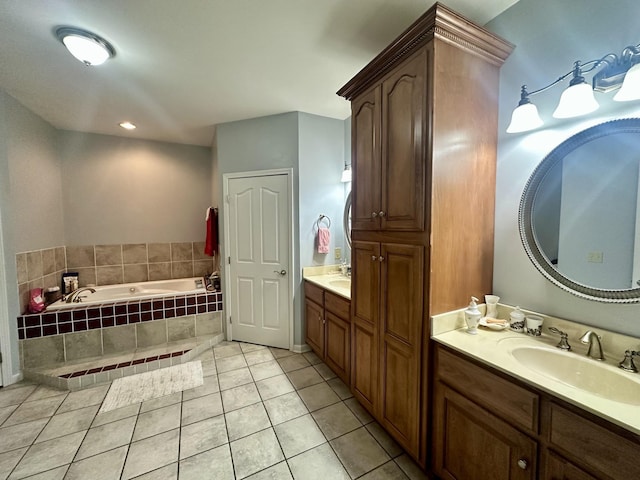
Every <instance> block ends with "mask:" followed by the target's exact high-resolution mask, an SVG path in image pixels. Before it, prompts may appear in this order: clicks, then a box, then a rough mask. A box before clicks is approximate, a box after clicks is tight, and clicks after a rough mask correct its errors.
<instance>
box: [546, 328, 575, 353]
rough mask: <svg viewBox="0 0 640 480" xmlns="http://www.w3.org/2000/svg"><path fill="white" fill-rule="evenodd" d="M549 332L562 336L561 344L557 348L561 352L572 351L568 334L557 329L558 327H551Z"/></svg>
mask: <svg viewBox="0 0 640 480" xmlns="http://www.w3.org/2000/svg"><path fill="white" fill-rule="evenodd" d="M549 331H550V332H552V333H557V334H558V335H560V343H558V345H556V347H558V348H559V349H561V350H566V351H569V350H571V345H569V335H567V333H565V332H563V331H562V330H559V329H557V328H556V327H549Z"/></svg>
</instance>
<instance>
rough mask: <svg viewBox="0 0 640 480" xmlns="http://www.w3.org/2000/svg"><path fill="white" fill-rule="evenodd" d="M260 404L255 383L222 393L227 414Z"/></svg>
mask: <svg viewBox="0 0 640 480" xmlns="http://www.w3.org/2000/svg"><path fill="white" fill-rule="evenodd" d="M258 402H260V395H259V394H258V390H257V389H256V385H255V383H249V384H247V385H242V386H240V387H235V388H232V389H230V390H225V391H224V392H222V405H223V407H224V411H225V412H230V411H232V410H237V409H238V408H242V407H246V406H247V405H251V404H254V403H258Z"/></svg>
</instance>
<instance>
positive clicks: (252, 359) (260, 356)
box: [244, 348, 275, 365]
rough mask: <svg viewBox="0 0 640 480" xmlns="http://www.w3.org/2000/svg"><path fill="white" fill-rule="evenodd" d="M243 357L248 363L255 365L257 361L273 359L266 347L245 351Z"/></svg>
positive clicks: (262, 361)
mask: <svg viewBox="0 0 640 480" xmlns="http://www.w3.org/2000/svg"><path fill="white" fill-rule="evenodd" d="M244 358H245V360H246V361H247V364H248V365H256V364H258V363H264V362H272V361H273V360H275V358H274V357H273V355H272V354H271V352H270V351H269V350H268V349H266V348H263V349H260V350H254V351H252V352H245V354H244Z"/></svg>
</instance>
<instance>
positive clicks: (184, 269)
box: [171, 262, 193, 278]
mask: <svg viewBox="0 0 640 480" xmlns="http://www.w3.org/2000/svg"><path fill="white" fill-rule="evenodd" d="M188 277H193V262H171V278H188Z"/></svg>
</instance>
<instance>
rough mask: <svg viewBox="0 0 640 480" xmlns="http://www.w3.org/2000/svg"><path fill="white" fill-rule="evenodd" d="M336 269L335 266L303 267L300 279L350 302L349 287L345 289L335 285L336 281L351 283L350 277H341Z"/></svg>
mask: <svg viewBox="0 0 640 480" xmlns="http://www.w3.org/2000/svg"><path fill="white" fill-rule="evenodd" d="M337 268H338V266H336V265H331V266H328V267H305V268H304V269H303V270H302V277H303V278H304V279H305V280H308V281H310V282H312V283H315V284H316V285H318V286H319V287H322V288H324V289H325V290H329V291H330V292H332V293H335V294H336V295H340V296H341V297H344V298H346V299H347V300H351V287H349V288H346V287H341V286H337V285H335V282H336V280H337V281H348V282H351V277H346V276H344V275H342V274H341V273H340V272H339V270H338V271H336V269H337Z"/></svg>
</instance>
